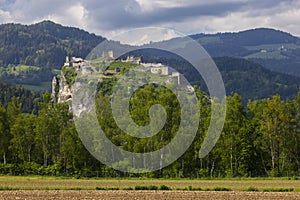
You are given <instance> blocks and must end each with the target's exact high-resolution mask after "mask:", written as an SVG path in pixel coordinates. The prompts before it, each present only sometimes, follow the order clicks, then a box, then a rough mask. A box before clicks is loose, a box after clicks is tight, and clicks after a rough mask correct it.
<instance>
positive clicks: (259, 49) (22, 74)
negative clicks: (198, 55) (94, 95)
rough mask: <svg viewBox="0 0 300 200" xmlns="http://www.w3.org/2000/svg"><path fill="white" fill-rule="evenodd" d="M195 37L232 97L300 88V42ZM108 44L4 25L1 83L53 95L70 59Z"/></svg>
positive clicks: (49, 26)
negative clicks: (53, 85)
mask: <svg viewBox="0 0 300 200" xmlns="http://www.w3.org/2000/svg"><path fill="white" fill-rule="evenodd" d="M190 37H191V38H192V39H194V40H196V41H197V42H199V43H200V44H201V45H202V46H203V47H204V48H205V49H206V50H207V52H208V53H209V54H210V55H211V56H212V57H214V59H215V62H216V64H217V66H218V68H219V69H220V71H221V73H222V76H223V79H224V82H225V86H226V90H227V94H232V93H233V92H238V93H240V94H241V95H242V97H243V98H244V99H246V100H247V99H249V98H250V99H259V98H265V97H269V96H271V95H273V94H276V93H278V94H280V95H282V96H283V97H284V98H288V97H291V96H293V95H295V94H296V92H297V90H298V87H299V86H300V78H299V77H300V66H299V65H300V39H299V38H298V37H295V36H293V35H291V34H289V33H285V32H283V31H279V30H274V29H267V28H259V29H253V30H247V31H242V32H238V33H217V34H197V35H191V36H190ZM103 40H105V38H104V37H101V36H97V35H95V34H90V33H88V32H86V31H84V30H81V29H78V28H73V27H65V26H62V25H59V24H56V23H54V22H51V21H43V22H40V23H37V24H33V25H21V24H2V25H0V45H1V48H0V82H8V83H11V84H21V85H23V86H25V87H27V88H30V89H35V90H49V89H50V86H51V84H50V81H51V79H52V77H53V76H54V75H55V74H58V73H59V70H60V69H61V67H62V65H63V63H64V61H65V57H66V56H76V57H82V58H85V57H86V56H87V55H88V53H89V52H90V51H91V50H92V49H93V48H94V47H95V46H96V45H97V44H99V43H100V42H102V41H103ZM141 56H143V58H144V59H145V60H148V61H152V62H164V61H165V62H167V63H170V62H171V61H166V58H163V57H159V56H151V54H147V53H143V54H142V55H141ZM185 75H186V74H185ZM194 81H195V80H194ZM200 82H201V81H198V82H197V80H196V81H195V83H199V84H200Z"/></svg>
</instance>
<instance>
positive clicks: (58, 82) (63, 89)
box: [51, 51, 194, 103]
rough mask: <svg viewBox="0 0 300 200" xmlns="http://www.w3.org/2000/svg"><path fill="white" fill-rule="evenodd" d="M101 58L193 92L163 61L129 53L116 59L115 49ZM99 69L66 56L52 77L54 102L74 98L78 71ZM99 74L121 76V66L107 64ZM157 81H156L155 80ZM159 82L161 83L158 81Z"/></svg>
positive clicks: (89, 71) (145, 81)
mask: <svg viewBox="0 0 300 200" xmlns="http://www.w3.org/2000/svg"><path fill="white" fill-rule="evenodd" d="M100 59H101V60H105V61H106V62H107V61H110V62H121V63H131V64H133V65H135V67H134V68H133V71H134V72H136V73H149V75H150V74H152V75H157V76H160V77H162V78H163V79H164V80H166V83H172V82H175V83H176V84H178V85H180V86H181V87H185V88H186V92H187V93H193V92H194V88H193V87H192V86H190V85H188V84H186V81H184V79H183V76H182V74H180V73H179V72H177V71H175V70H174V69H172V68H171V67H169V66H166V65H163V64H162V63H143V60H142V57H135V56H132V55H129V56H127V57H126V59H123V60H122V59H116V58H114V55H113V51H105V52H103V53H102V56H101V58H100ZM96 71H97V70H96V69H95V68H93V67H92V64H91V61H90V60H89V61H88V60H84V59H82V58H77V57H66V61H65V63H64V66H63V68H62V70H61V74H60V75H58V76H54V77H53V79H52V94H51V95H52V99H53V101H54V102H57V103H63V102H69V101H71V100H72V92H73V90H72V85H73V84H74V82H75V79H76V75H77V73H79V72H80V73H81V74H85V75H89V74H92V73H93V72H96ZM97 73H98V74H99V80H101V79H103V78H106V77H109V76H120V75H121V69H120V67H115V68H114V69H112V67H110V66H109V65H108V66H105V67H104V68H103V69H100V70H99V71H97ZM140 82H142V83H144V84H147V83H148V81H147V80H140ZM154 83H155V82H154ZM157 84H159V83H158V82H157Z"/></svg>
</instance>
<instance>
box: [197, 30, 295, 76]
mask: <svg viewBox="0 0 300 200" xmlns="http://www.w3.org/2000/svg"><path fill="white" fill-rule="evenodd" d="M191 37H192V38H193V39H194V40H196V41H198V42H199V43H200V44H202V45H203V46H204V48H205V49H206V50H207V51H208V53H209V54H210V55H211V56H212V57H221V56H229V57H239V58H245V59H248V60H251V61H254V62H256V63H259V64H261V65H263V66H264V67H265V68H268V69H271V70H275V71H278V72H282V73H287V74H292V75H297V76H300V67H299V66H300V57H299V55H300V39H299V38H298V37H295V36H293V35H291V34H289V33H286V32H283V31H279V30H274V29H268V28H258V29H253V30H246V31H241V32H238V33H217V34H196V35H192V36H191Z"/></svg>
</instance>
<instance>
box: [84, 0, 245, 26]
mask: <svg viewBox="0 0 300 200" xmlns="http://www.w3.org/2000/svg"><path fill="white" fill-rule="evenodd" d="M114 2H115V3H114ZM84 5H85V8H86V9H87V10H88V11H89V18H90V19H92V20H93V22H95V25H98V26H99V28H105V29H115V28H124V27H138V26H145V25H146V26H151V25H155V24H158V23H165V22H178V21H184V20H186V19H190V20H193V18H194V17H199V16H224V15H226V14H227V13H229V12H234V11H237V10H239V9H240V8H242V7H243V6H244V5H245V4H244V3H240V2H231V3H218V4H213V3H212V4H209V5H191V6H186V7H175V8H156V9H154V10H152V11H150V12H147V11H143V8H142V7H141V6H140V5H139V4H138V3H137V2H136V1H121V2H120V1H112V2H111V3H110V4H107V5H105V6H100V5H101V3H99V4H98V5H97V4H89V1H87V2H86V3H85V4H84ZM102 5H103V4H102ZM97 22H99V23H97Z"/></svg>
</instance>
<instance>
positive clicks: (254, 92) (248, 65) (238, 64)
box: [214, 57, 300, 103]
mask: <svg viewBox="0 0 300 200" xmlns="http://www.w3.org/2000/svg"><path fill="white" fill-rule="evenodd" d="M214 61H215V63H216V65H217V67H218V68H219V70H220V72H221V74H222V78H223V81H224V83H225V87H226V91H227V95H232V94H234V93H238V94H240V95H241V96H242V97H243V101H244V102H245V103H246V102H247V101H248V99H252V100H253V99H263V98H268V97H270V96H272V95H275V94H279V95H280V96H282V97H283V98H292V97H293V96H295V95H296V94H297V91H298V89H299V86H300V78H299V77H295V76H291V75H288V74H282V73H278V72H275V71H270V70H268V69H266V68H264V67H262V66H261V65H260V64H256V63H254V62H251V61H248V60H245V59H240V58H229V57H221V58H215V59H214Z"/></svg>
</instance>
